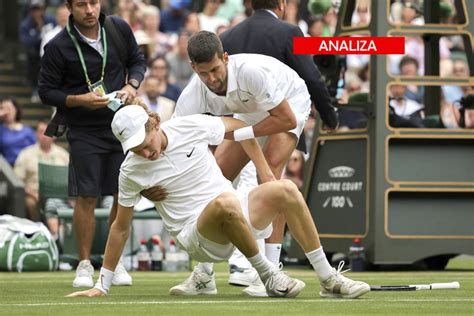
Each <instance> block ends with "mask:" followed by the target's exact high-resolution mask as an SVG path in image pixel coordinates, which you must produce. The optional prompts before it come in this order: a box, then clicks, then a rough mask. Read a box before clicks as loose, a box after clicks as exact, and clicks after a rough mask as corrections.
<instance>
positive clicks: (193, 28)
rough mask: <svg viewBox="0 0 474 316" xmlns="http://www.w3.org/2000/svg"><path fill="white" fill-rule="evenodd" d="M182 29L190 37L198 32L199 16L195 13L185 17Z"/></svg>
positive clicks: (199, 27) (199, 26)
mask: <svg viewBox="0 0 474 316" xmlns="http://www.w3.org/2000/svg"><path fill="white" fill-rule="evenodd" d="M183 28H184V29H186V30H188V31H189V32H190V33H191V35H194V34H195V33H197V32H199V31H200V30H201V24H200V23H199V16H198V14H197V13H196V12H191V13H189V14H188V16H186V19H185V20H184V25H183Z"/></svg>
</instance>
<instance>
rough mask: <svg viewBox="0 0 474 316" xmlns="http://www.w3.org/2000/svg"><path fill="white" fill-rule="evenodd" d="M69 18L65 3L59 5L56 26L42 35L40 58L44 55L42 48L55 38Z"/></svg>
mask: <svg viewBox="0 0 474 316" xmlns="http://www.w3.org/2000/svg"><path fill="white" fill-rule="evenodd" d="M68 18H69V10H68V9H67V6H66V4H65V3H61V4H60V5H59V6H58V8H57V9H56V23H57V25H56V26H55V27H54V28H53V29H52V30H50V31H48V32H46V33H45V34H44V35H43V39H42V40H41V48H40V56H41V57H42V56H43V55H44V46H45V45H46V44H47V43H48V42H49V41H50V40H51V39H53V37H55V36H56V35H57V34H58V33H59V32H60V31H61V30H62V29H63V28H64V27H65V26H66V24H67V21H68Z"/></svg>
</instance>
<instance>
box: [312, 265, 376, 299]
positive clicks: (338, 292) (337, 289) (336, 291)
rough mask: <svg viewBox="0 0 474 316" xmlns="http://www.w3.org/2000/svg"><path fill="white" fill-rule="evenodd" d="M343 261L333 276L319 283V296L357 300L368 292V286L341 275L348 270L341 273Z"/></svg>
mask: <svg viewBox="0 0 474 316" xmlns="http://www.w3.org/2000/svg"><path fill="white" fill-rule="evenodd" d="M343 267H344V261H341V262H340V263H339V266H338V267H337V270H336V269H333V270H334V274H333V275H332V276H331V277H329V279H327V280H326V281H324V282H321V291H320V292H319V295H320V296H321V297H324V298H358V297H360V296H362V295H364V294H365V293H367V292H369V291H370V285H368V284H367V283H365V282H361V281H354V280H351V279H349V278H347V277H345V276H343V275H342V273H344V272H347V271H349V270H345V271H342V272H341V270H342V268H343Z"/></svg>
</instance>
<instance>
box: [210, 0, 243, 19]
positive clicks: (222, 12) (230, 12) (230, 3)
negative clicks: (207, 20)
mask: <svg viewBox="0 0 474 316" xmlns="http://www.w3.org/2000/svg"><path fill="white" fill-rule="evenodd" d="M243 13H244V4H243V1H242V0H225V1H222V3H221V5H220V7H219V10H217V13H216V15H217V16H220V17H223V18H224V19H226V20H227V21H232V19H233V18H234V17H236V16H239V15H241V14H243Z"/></svg>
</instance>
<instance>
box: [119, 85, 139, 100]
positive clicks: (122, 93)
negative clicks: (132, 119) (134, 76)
mask: <svg viewBox="0 0 474 316" xmlns="http://www.w3.org/2000/svg"><path fill="white" fill-rule="evenodd" d="M136 96H137V90H135V88H134V87H132V86H131V85H129V84H127V85H126V86H124V87H123V88H122V89H120V90H119V91H117V98H118V99H120V100H122V102H123V103H124V104H130V102H132V101H133V99H135V97H136Z"/></svg>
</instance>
